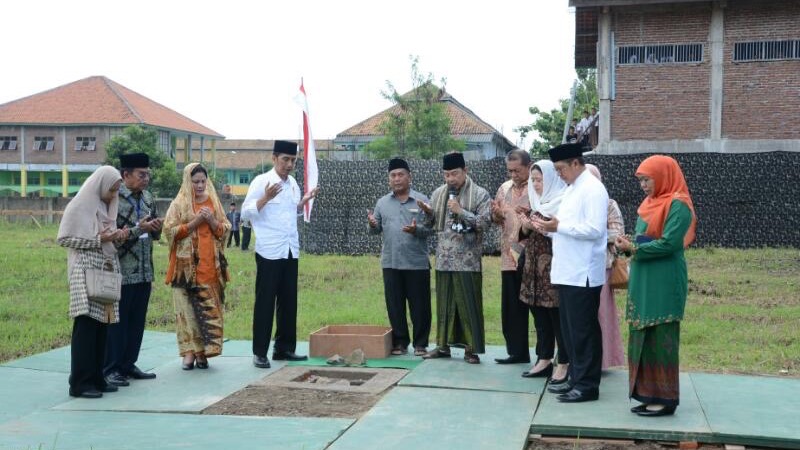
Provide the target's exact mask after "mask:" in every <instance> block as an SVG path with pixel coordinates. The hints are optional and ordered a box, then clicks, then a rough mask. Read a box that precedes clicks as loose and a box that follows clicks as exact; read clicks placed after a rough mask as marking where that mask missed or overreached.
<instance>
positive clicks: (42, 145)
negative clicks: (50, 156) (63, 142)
mask: <svg viewBox="0 0 800 450" xmlns="http://www.w3.org/2000/svg"><path fill="white" fill-rule="evenodd" d="M55 144H56V142H55V140H54V138H53V137H52V136H45V137H42V136H36V137H35V138H34V140H33V150H46V151H48V152H52V151H53V148H55Z"/></svg>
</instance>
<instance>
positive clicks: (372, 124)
mask: <svg viewBox="0 0 800 450" xmlns="http://www.w3.org/2000/svg"><path fill="white" fill-rule="evenodd" d="M412 92H413V91H409V92H407V93H405V94H403V97H406V96H408V95H410V94H411V93H412ZM440 92H441V95H440V97H439V101H440V102H442V103H444V105H445V114H447V117H449V118H450V134H451V135H453V136H460V135H474V134H495V133H497V134H500V132H499V131H497V130H495V129H494V127H492V126H491V125H489V124H488V123H486V122H484V121H483V120H482V119H481V118H480V117H478V116H477V115H476V114H475V113H474V112H472V111H471V110H470V109H469V108H467V107H466V106H464V105H462V104H461V103H460V102H459V101H458V100H456V99H455V98H453V96H451V95H450V94H448V93H447V92H445V91H444V90H441V91H440ZM399 112H400V107H399V106H398V105H393V106H392V107H390V108H388V109H385V110H383V111H381V112H379V113H378V114H375V115H374V116H372V117H370V118H368V119H366V120H364V121H362V122H359V123H357V124H355V125H353V126H352V127H350V128H348V129H346V130H344V131H342V132H340V133H339V134H337V135H336V137H337V138H339V137H341V136H380V135H382V134H383V133H382V132H381V131H380V126H381V124H382V123H383V122H384V121H386V120H387V118H388V117H389V116H390V115H393V114H398V113H399Z"/></svg>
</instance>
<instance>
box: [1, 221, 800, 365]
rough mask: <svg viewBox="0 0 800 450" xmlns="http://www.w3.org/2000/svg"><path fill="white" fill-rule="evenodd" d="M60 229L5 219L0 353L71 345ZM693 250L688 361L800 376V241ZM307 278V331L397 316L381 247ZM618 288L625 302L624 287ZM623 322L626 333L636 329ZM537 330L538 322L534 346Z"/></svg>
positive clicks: (490, 314) (490, 334) (239, 296)
mask: <svg viewBox="0 0 800 450" xmlns="http://www.w3.org/2000/svg"><path fill="white" fill-rule="evenodd" d="M56 232H57V230H56V228H55V227H53V226H50V227H45V228H44V229H38V228H36V227H34V226H33V225H31V226H21V225H10V224H8V223H0V248H2V252H0V264H2V267H3V274H2V276H1V277H0V361H7V360H10V359H15V358H19V357H22V356H26V355H30V354H33V353H39V352H43V351H46V350H50V349H52V348H56V347H60V346H63V345H68V344H69V338H70V332H71V326H72V322H71V320H70V319H69V317H68V316H67V310H68V292H67V277H66V253H67V252H66V250H65V249H63V248H61V247H59V246H58V244H56V242H55V236H56ZM227 256H228V260H229V262H230V266H231V276H232V278H233V280H232V282H231V283H230V284H229V285H228V288H227V291H226V297H227V300H226V304H225V309H226V310H225V334H226V336H227V337H229V338H232V339H250V336H251V321H252V306H253V295H254V294H253V290H254V288H253V286H254V280H255V261H254V256H253V252H252V251H250V252H242V251H240V250H238V249H230V250H229V251H228V253H227ZM687 257H688V262H689V283H690V286H689V288H690V295H689V301H688V305H687V311H686V319H685V320H684V321H683V323H682V325H681V329H682V333H681V366H682V369H683V370H699V371H713V372H730V373H754V374H768V375H782V376H793V377H798V376H800V250H797V249H753V250H731V249H694V250H691V251H689V253H688V256H687ZM154 259H155V267H156V271H157V273H156V282H155V283H154V292H153V296H152V298H151V303H150V309H149V312H148V319H147V327H148V329H151V330H158V331H168V332H169V331H173V323H174V314H173V308H172V300H171V294H170V292H169V288H168V287H167V286H165V285H164V283H163V278H164V270H165V268H166V261H167V248H166V246H165V245H157V246H156V250H155V256H154ZM483 273H484V278H483V280H484V284H483V288H484V315H485V322H486V334H487V341H488V343H490V344H497V345H502V344H503V336H502V333H501V330H500V302H499V295H500V266H499V259H498V258H496V257H486V258H484V272H483ZM299 285H300V292H299V302H300V305H299V316H298V338H299V339H300V340H307V339H308V334H309V333H311V332H313V331H314V330H316V329H318V328H320V327H322V326H324V325H328V324H380V325H383V324H388V321H387V319H386V312H385V306H384V301H383V284H382V281H381V270H380V261H379V259H378V257H377V256H358V257H354V256H337V255H324V256H317V255H306V254H304V255H303V256H302V257H301V259H300V280H299ZM617 296H618V298H617V306H618V308H619V310H620V311H623V308H624V304H625V299H624V291H618V294H617ZM434 301H435V298H434ZM434 311H435V307H434ZM434 324H435V319H434ZM622 330H623V337H624V338H625V339H627V329H626V327H625V326H623V327H622ZM434 332H435V326H434ZM433 338H434V336H431V342H434V339H433ZM534 339H535V338H534V333H533V321H532V320H531V346H533V345H534V343H535V341H534ZM176 354H177V349H176Z"/></svg>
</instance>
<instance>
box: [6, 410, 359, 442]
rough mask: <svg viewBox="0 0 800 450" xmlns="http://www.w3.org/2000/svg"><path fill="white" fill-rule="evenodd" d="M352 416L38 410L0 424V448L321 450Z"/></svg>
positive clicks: (345, 427)
mask: <svg viewBox="0 0 800 450" xmlns="http://www.w3.org/2000/svg"><path fill="white" fill-rule="evenodd" d="M352 422H353V421H352V420H351V419H315V418H273V417H242V416H201V415H190V414H142V413H118V412H106V411H80V412H76V411H71V412H65V411H42V412H38V413H35V414H30V415H28V416H25V417H23V418H19V419H16V420H13V421H8V422H5V423H0V449H2V450H5V449H9V450H10V449H14V450H18V449H39V448H41V449H50V448H55V449H57V450H73V449H75V450H78V449H80V450H88V449H93V450H105V449H108V450H127V449H130V450H144V449H148V450H149V449H167V448H175V449H191V450H206V449H207V450H221V449H250V448H252V449H272V450H283V449H297V450H312V449H313V450H317V449H318V450H322V449H325V448H326V447H327V446H328V445H329V444H330V443H331V442H333V441H334V440H336V439H337V438H338V437H339V435H340V434H341V433H342V432H344V430H346V429H347V427H349V426H350V424H351V423H352Z"/></svg>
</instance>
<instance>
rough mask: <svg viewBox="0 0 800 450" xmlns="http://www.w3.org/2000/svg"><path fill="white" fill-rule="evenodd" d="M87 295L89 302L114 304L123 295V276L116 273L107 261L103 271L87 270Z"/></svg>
mask: <svg viewBox="0 0 800 450" xmlns="http://www.w3.org/2000/svg"><path fill="white" fill-rule="evenodd" d="M86 293H87V294H88V295H89V300H93V301H95V302H98V303H103V304H113V303H116V302H118V301H119V299H120V296H121V295H122V275H121V274H119V273H117V272H114V266H113V265H112V264H111V261H106V263H105V264H104V267H103V269H95V268H89V269H86Z"/></svg>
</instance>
